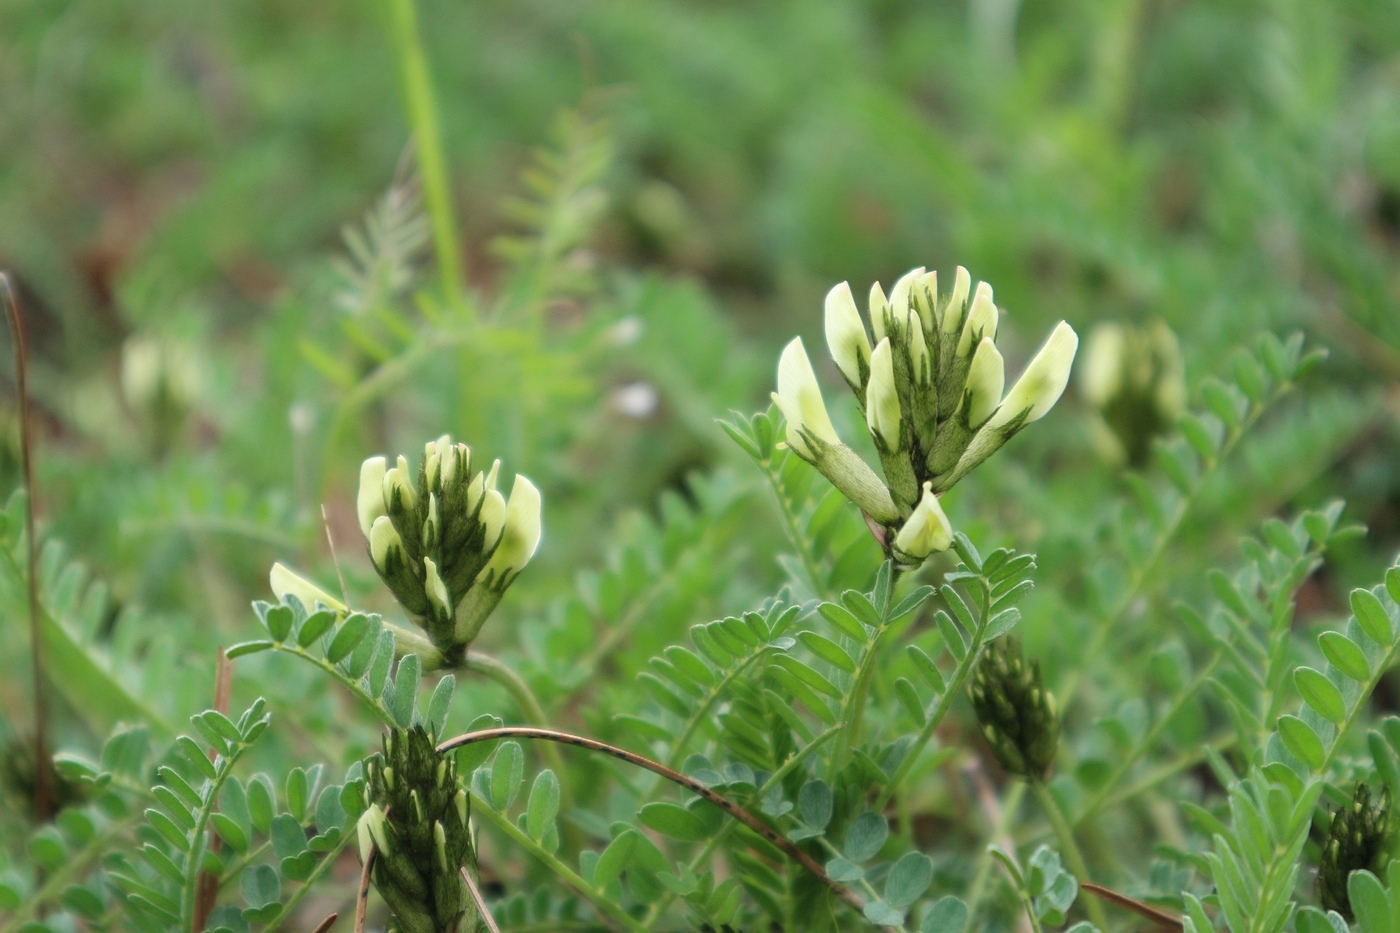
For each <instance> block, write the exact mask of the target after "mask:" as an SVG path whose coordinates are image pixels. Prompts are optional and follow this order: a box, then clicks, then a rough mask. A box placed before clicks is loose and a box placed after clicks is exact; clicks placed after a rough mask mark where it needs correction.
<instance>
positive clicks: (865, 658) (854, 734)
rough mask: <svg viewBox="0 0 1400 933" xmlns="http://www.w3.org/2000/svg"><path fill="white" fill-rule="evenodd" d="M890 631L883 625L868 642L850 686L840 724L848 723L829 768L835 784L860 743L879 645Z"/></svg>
mask: <svg viewBox="0 0 1400 933" xmlns="http://www.w3.org/2000/svg"><path fill="white" fill-rule="evenodd" d="M888 629H889V626H888V625H881V626H880V628H879V629H878V630H877V631H876V632H875V634H874V635H873V636H872V637H871V639H870V640H869V641H868V642H866V645H865V654H864V655H862V656H861V659H860V667H859V668H858V669H857V671H856V680H855V683H854V684H853V685H852V686H851V690H850V692H849V693H847V694H846V703H845V706H844V708H843V709H842V710H841V713H842V715H841V721H842V722H843V723H845V728H843V729H842V730H841V734H840V735H839V736H837V740H836V750H835V752H834V753H833V754H832V756H831V765H830V768H829V777H830V780H831V783H832V784H835V783H836V775H838V774H839V773H840V772H841V769H842V768H843V767H844V766H845V764H846V759H847V758H849V757H850V754H851V749H852V748H854V747H855V746H856V744H857V743H859V742H860V726H861V720H862V719H864V717H865V701H866V698H867V697H868V696H869V694H870V682H871V679H872V678H873V677H874V674H875V658H876V656H877V655H878V654H879V648H880V642H881V640H882V639H883V638H884V636H885V632H886V631H888Z"/></svg>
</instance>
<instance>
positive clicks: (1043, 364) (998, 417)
mask: <svg viewBox="0 0 1400 933" xmlns="http://www.w3.org/2000/svg"><path fill="white" fill-rule="evenodd" d="M1078 348H1079V335H1078V334H1076V333H1075V332H1074V328H1073V327H1070V326H1069V325H1068V324H1066V323H1065V322H1064V321H1061V322H1060V323H1059V324H1056V325H1055V329H1054V330H1053V331H1051V333H1050V338H1049V339H1048V340H1046V341H1045V346H1043V347H1041V348H1040V352H1039V353H1037V354H1036V355H1035V359H1033V360H1031V362H1030V365H1029V366H1027V367H1026V371H1025V372H1023V373H1021V378H1020V379H1017V380H1016V384H1015V385H1014V386H1012V387H1011V391H1010V392H1008V393H1007V394H1006V398H1005V399H1003V400H1002V403H1001V407H1000V408H998V409H997V412H996V414H994V415H992V419H991V421H989V422H988V424H990V425H991V426H992V427H994V428H996V427H1001V426H1002V425H1004V424H1006V423H1008V422H1010V421H1012V420H1013V419H1015V418H1016V416H1017V415H1019V414H1021V412H1023V411H1024V412H1027V414H1026V418H1025V420H1024V421H1023V422H1022V424H1030V423H1031V422H1032V421H1035V420H1037V419H1039V418H1041V417H1043V416H1044V415H1045V413H1046V412H1047V411H1049V410H1050V409H1051V408H1052V407H1054V405H1055V403H1056V402H1057V401H1059V399H1060V394H1061V393H1062V392H1064V391H1065V383H1066V382H1068V381H1069V370H1070V367H1071V366H1072V365H1073V363H1074V353H1075V351H1076V350H1077V349H1078Z"/></svg>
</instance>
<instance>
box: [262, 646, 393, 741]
mask: <svg viewBox="0 0 1400 933" xmlns="http://www.w3.org/2000/svg"><path fill="white" fill-rule="evenodd" d="M272 650H273V651H280V652H282V653H283V654H290V655H291V656H292V657H295V658H301V659H302V660H303V661H305V662H306V663H308V664H310V665H312V666H313V667H319V668H320V669H321V670H322V671H324V672H325V673H326V674H328V675H329V676H330V677H331V679H333V680H334V681H336V683H338V684H340V685H341V686H342V687H344V688H345V689H346V690H348V691H350V693H351V694H352V695H354V696H355V697H356V698H357V699H359V700H360V702H362V703H364V704H365V705H366V706H368V707H369V708H370V710H371V711H373V713H374V714H375V715H376V716H378V717H379V721H380V722H382V723H383V724H384V725H386V726H388V727H389V728H390V729H397V728H399V724H398V722H397V721H396V720H395V719H394V715H393V713H391V712H389V711H388V710H387V709H385V708H384V704H382V703H380V702H379V701H378V700H377V699H375V698H374V697H372V696H370V695H369V693H367V692H366V691H365V689H364V688H363V687H361V686H360V683H359V681H358V680H351V679H350V678H349V677H348V676H346V674H345V672H344V671H342V670H341V669H340V668H339V667H337V666H336V665H334V664H332V663H330V662H329V661H327V660H326V659H325V658H318V657H316V656H315V655H313V654H311V653H310V652H308V651H306V650H305V649H303V648H301V647H300V646H298V645H297V644H295V643H289V642H281V641H279V642H275V643H274V644H273V646H272Z"/></svg>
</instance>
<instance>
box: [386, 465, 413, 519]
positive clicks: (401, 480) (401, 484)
mask: <svg viewBox="0 0 1400 933" xmlns="http://www.w3.org/2000/svg"><path fill="white" fill-rule="evenodd" d="M395 496H398V497H400V498H401V500H402V502H403V505H404V508H406V509H407V510H408V511H410V512H412V511H413V510H414V509H416V508H417V507H418V491H417V490H416V489H414V488H413V477H412V475H411V474H410V473H409V472H408V460H407V459H406V458H405V457H404V456H403V455H402V454H400V455H399V462H398V465H397V466H395V467H394V468H393V469H391V470H389V471H388V472H387V473H385V474H384V504H385V506H386V507H387V506H389V505H391V504H393V502H394V497H395Z"/></svg>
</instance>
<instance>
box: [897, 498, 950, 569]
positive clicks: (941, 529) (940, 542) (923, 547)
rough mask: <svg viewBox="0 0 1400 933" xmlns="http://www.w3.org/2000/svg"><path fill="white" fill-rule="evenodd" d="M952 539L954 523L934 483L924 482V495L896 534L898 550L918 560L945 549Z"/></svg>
mask: <svg viewBox="0 0 1400 933" xmlns="http://www.w3.org/2000/svg"><path fill="white" fill-rule="evenodd" d="M952 543H953V526H952V525H951V524H949V522H948V516H947V515H946V514H944V512H943V506H941V505H939V504H938V497H937V496H935V495H934V494H933V484H932V483H924V495H923V498H921V499H920V500H919V504H918V505H916V506H914V512H913V514H911V515H910V516H909V517H908V518H907V519H906V520H905V522H904V527H902V528H900V529H899V534H897V535H895V538H894V546H895V550H897V551H899V552H900V553H901V554H904V555H906V556H908V557H912V558H914V559H915V560H923V559H924V558H925V557H928V556H929V555H930V554H932V553H934V552H935V551H946V550H948V548H949V547H950V546H951V545H952Z"/></svg>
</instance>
